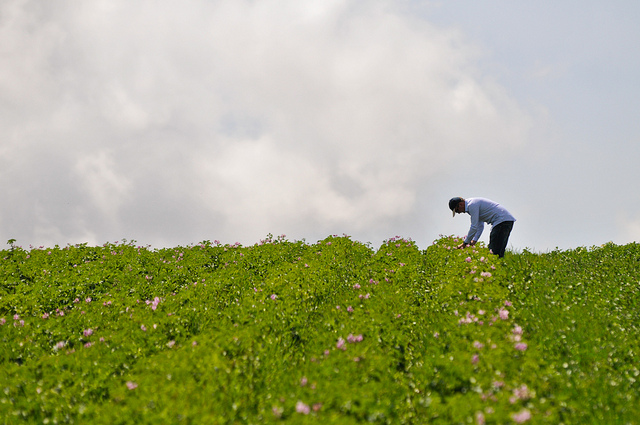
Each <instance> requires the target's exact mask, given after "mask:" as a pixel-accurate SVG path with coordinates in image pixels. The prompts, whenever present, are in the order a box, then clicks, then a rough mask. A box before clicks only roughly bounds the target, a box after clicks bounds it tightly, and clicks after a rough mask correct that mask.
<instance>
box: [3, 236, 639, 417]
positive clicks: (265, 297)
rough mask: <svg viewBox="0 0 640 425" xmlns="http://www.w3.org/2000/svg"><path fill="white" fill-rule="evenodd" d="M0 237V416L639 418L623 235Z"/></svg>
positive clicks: (630, 269)
mask: <svg viewBox="0 0 640 425" xmlns="http://www.w3.org/2000/svg"><path fill="white" fill-rule="evenodd" d="M10 242H11V244H10V246H9V247H8V249H5V250H3V251H0V339H1V344H2V345H1V347H0V423H2V424H19V423H32V424H67V423H76V424H78V423H87V424H174V423H175V424H180V423H184V424H263V423H267V424H268V423H274V424H277V423H296V424H297V423H301V424H305V423H322V424H356V423H374V424H426V423H434V424H509V423H526V424H542V423H544V424H636V423H640V361H639V357H638V354H640V245H639V244H629V245H624V246H617V245H613V244H606V245H604V246H601V247H593V248H589V249H586V248H579V249H576V250H569V251H559V250H557V251H553V252H550V253H544V254H540V253H531V252H528V251H524V252H521V253H510V252H509V253H507V256H506V257H505V258H504V259H498V258H497V257H495V256H493V255H490V254H489V252H488V250H487V249H486V248H485V247H484V246H478V247H476V248H468V249H465V250H456V249H453V248H452V247H453V246H455V245H457V243H459V241H458V240H457V239H456V238H454V237H442V238H441V239H439V240H437V241H435V242H434V244H433V245H432V246H430V247H428V248H427V249H426V250H420V249H419V248H418V247H417V246H416V245H415V243H413V242H412V241H410V240H407V239H403V238H400V237H396V238H391V239H389V240H387V241H385V242H384V243H383V244H382V246H380V247H379V248H377V249H374V248H372V247H371V246H369V245H367V244H363V243H360V242H356V241H353V240H351V239H350V238H349V237H347V236H342V237H337V236H332V237H328V238H326V239H324V240H322V241H319V242H317V243H315V244H310V243H307V242H305V241H288V240H286V238H285V237H284V236H282V237H279V238H273V237H271V236H269V237H268V238H267V239H266V240H264V241H261V242H260V243H258V244H255V245H253V246H246V247H243V246H240V245H238V244H235V245H222V244H220V243H218V242H213V243H212V242H209V241H205V242H202V243H199V244H196V245H192V246H187V247H176V248H172V249H151V248H150V247H140V246H136V244H135V243H134V242H127V241H121V242H116V243H108V244H105V245H104V246H100V247H93V246H87V245H74V246H72V245H69V246H66V247H57V246H56V247H54V248H44V247H40V248H35V247H32V248H29V249H23V248H21V247H19V246H16V245H15V244H14V241H10Z"/></svg>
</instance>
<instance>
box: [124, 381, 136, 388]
mask: <svg viewBox="0 0 640 425" xmlns="http://www.w3.org/2000/svg"><path fill="white" fill-rule="evenodd" d="M127 388H129V390H135V389H136V388H138V384H136V383H135V382H132V381H127Z"/></svg>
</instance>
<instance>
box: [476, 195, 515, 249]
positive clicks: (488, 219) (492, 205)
mask: <svg viewBox="0 0 640 425" xmlns="http://www.w3.org/2000/svg"><path fill="white" fill-rule="evenodd" d="M464 212H466V213H467V214H469V215H470V216H471V228H469V232H468V233H467V238H466V239H465V241H464V242H465V243H467V244H468V243H471V241H478V239H480V236H481V235H482V231H483V230H484V223H489V224H491V226H497V225H498V224H500V223H502V222H505V221H516V219H515V218H514V217H513V216H512V215H511V213H509V211H507V210H506V209H505V207H503V206H502V205H500V204H498V203H496V202H493V201H492V200H490V199H486V198H469V199H466V200H465V201H464Z"/></svg>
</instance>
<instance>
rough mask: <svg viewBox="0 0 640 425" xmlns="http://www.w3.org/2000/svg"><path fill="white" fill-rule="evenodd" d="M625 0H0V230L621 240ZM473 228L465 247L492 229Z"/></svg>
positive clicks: (625, 203)
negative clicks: (480, 207) (496, 217)
mask: <svg viewBox="0 0 640 425" xmlns="http://www.w3.org/2000/svg"><path fill="white" fill-rule="evenodd" d="M639 18H640V2H636V1H631V0H628V1H625V0H612V1H608V2H603V1H594V0H580V1H578V0H565V1H562V2H557V1H550V0H540V1H536V2H533V1H527V2H524V1H523V2H512V1H507V0H487V1H482V2H478V1H477V0H450V1H420V0H260V1H255V0H184V1H181V2H175V1H171V0H134V1H132V0H108V1H107V0H88V1H83V2H81V3H78V2H76V1H71V0H57V1H55V2H44V1H41V0H3V1H2V2H0V197H1V198H0V243H4V242H5V241H7V240H9V239H16V244H17V245H20V246H22V247H25V248H29V247H31V246H33V247H39V246H46V247H51V246H54V245H59V246H66V245H67V244H79V243H87V244H89V245H101V244H103V243H107V242H116V241H122V240H127V241H136V243H137V244H139V245H150V246H152V247H154V248H162V247H174V246H179V245H180V246H185V245H190V244H196V243H198V242H201V241H206V240H209V241H212V242H213V241H220V242H221V243H229V244H233V243H235V242H239V243H241V244H243V245H252V244H255V243H258V242H259V241H260V240H262V239H265V238H266V237H267V236H268V235H274V236H280V235H285V237H286V238H287V239H288V240H305V241H307V242H309V243H315V242H316V241H318V240H321V239H324V238H325V237H327V236H330V235H348V236H350V237H351V238H352V239H354V240H358V241H361V242H363V243H368V244H371V245H372V246H373V247H374V248H377V247H378V246H380V244H381V243H382V242H383V241H384V240H386V239H388V238H391V237H395V236H402V237H405V238H409V239H412V240H414V241H415V242H416V244H417V245H418V246H419V247H420V248H422V249H424V248H426V247H428V246H429V245H430V244H431V243H433V241H434V240H436V239H438V238H439V237H440V235H459V236H463V235H465V234H466V232H467V230H468V229H469V225H470V221H469V217H468V216H467V215H460V216H456V217H455V218H452V216H451V212H450V210H449V209H448V206H447V204H448V200H449V198H451V197H453V196H462V197H466V198H468V197H486V198H490V199H492V200H494V201H496V202H499V203H500V204H502V205H504V206H505V207H506V208H507V209H508V210H509V211H510V212H511V213H512V214H513V215H514V216H515V217H516V219H517V221H516V223H515V226H514V229H513V232H512V234H511V238H510V240H509V249H512V250H515V251H520V250H523V249H529V250H532V251H535V252H548V251H551V250H554V249H556V248H559V249H572V248H577V247H581V246H586V247H590V246H597V245H601V244H604V243H607V242H613V243H616V244H626V243H630V242H634V241H638V240H640V196H639V195H638V182H640V167H638V166H637V162H638V161H639V159H640V120H638V111H640V84H638V78H639V77H638V76H639V75H640V51H639V50H638V49H637V42H638V40H640V26H638V25H637V22H638V19H639ZM489 229H490V228H489V227H486V228H485V232H484V234H483V236H482V238H481V241H483V242H485V243H486V242H488V237H489Z"/></svg>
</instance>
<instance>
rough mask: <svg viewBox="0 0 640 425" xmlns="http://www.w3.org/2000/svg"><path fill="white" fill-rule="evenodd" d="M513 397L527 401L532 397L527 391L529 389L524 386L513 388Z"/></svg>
mask: <svg viewBox="0 0 640 425" xmlns="http://www.w3.org/2000/svg"><path fill="white" fill-rule="evenodd" d="M513 395H514V396H516V398H519V399H520V400H528V399H530V398H531V397H532V394H531V391H529V387H527V385H526V384H522V385H520V387H518V388H515V389H514V390H513Z"/></svg>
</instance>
